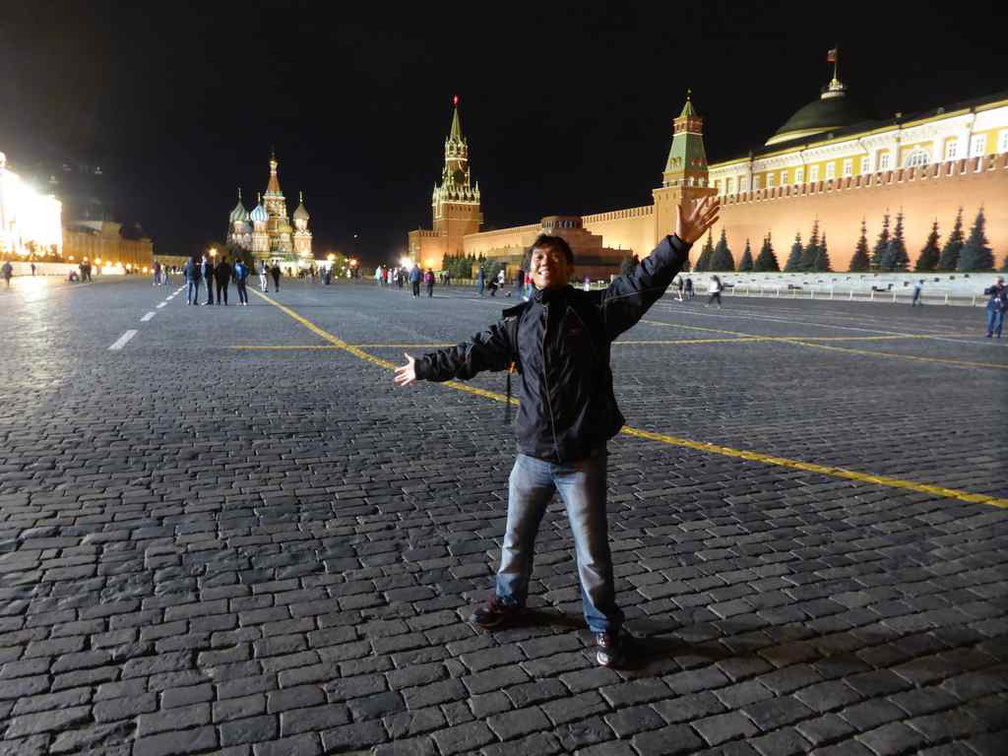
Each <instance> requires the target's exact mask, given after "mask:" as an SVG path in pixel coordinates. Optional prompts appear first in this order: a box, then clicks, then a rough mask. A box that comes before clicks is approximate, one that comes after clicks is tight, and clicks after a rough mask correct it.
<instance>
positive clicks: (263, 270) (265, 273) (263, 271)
mask: <svg viewBox="0 0 1008 756" xmlns="http://www.w3.org/2000/svg"><path fill="white" fill-rule="evenodd" d="M257 271H258V273H259V289H260V291H262V293H263V294H265V293H266V292H267V291H269V269H268V268H267V267H266V261H265V260H260V261H259V267H258V268H257Z"/></svg>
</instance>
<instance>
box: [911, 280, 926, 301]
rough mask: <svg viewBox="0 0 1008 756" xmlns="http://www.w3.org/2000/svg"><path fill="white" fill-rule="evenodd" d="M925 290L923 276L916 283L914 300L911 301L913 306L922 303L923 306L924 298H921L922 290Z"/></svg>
mask: <svg viewBox="0 0 1008 756" xmlns="http://www.w3.org/2000/svg"><path fill="white" fill-rule="evenodd" d="M923 290H924V279H923V278H922V279H920V280H919V281H918V282H917V283H915V284H914V292H913V301H912V302H910V306H911V307H916V306H917V305H920V306H921V307H923V306H924V300H923V299H921V292H922V291H923Z"/></svg>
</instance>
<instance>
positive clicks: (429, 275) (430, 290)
mask: <svg viewBox="0 0 1008 756" xmlns="http://www.w3.org/2000/svg"><path fill="white" fill-rule="evenodd" d="M424 283H425V284H427V298H428V299H430V298H431V297H433V296H434V271H433V270H431V269H430V268H427V272H426V273H424Z"/></svg>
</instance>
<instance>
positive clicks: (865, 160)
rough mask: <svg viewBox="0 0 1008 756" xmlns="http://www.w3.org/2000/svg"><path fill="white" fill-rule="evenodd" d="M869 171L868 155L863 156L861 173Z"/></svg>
mask: <svg viewBox="0 0 1008 756" xmlns="http://www.w3.org/2000/svg"><path fill="white" fill-rule="evenodd" d="M866 173H868V156H867V155H866V156H865V157H863V158H861V175H864V174H866Z"/></svg>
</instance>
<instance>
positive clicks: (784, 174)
mask: <svg viewBox="0 0 1008 756" xmlns="http://www.w3.org/2000/svg"><path fill="white" fill-rule="evenodd" d="M780 183H781V186H787V171H781V172H780Z"/></svg>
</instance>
